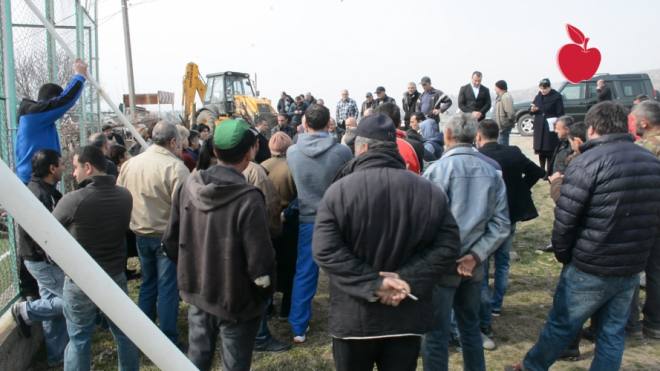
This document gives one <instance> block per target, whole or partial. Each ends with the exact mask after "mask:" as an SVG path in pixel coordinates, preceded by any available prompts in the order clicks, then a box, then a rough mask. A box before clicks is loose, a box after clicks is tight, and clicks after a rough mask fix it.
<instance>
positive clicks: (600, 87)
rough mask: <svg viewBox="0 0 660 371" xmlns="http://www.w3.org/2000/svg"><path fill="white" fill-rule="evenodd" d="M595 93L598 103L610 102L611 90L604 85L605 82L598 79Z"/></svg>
mask: <svg viewBox="0 0 660 371" xmlns="http://www.w3.org/2000/svg"><path fill="white" fill-rule="evenodd" d="M596 93H597V94H598V103H600V102H605V101H608V100H612V90H610V88H609V87H608V86H607V84H605V80H603V79H600V80H598V82H597V83H596Z"/></svg>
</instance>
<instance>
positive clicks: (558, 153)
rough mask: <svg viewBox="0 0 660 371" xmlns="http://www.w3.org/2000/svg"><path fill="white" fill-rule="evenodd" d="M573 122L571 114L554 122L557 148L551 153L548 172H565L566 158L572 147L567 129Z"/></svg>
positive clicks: (570, 153)
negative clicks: (557, 140)
mask: <svg viewBox="0 0 660 371" xmlns="http://www.w3.org/2000/svg"><path fill="white" fill-rule="evenodd" d="M574 123H575V120H573V117H572V116H562V117H560V118H558V119H557V123H556V124H555V132H556V133H557V138H558V139H559V142H558V143H557V148H555V152H554V153H553V154H552V160H551V161H550V169H552V171H550V174H548V176H550V175H553V174H557V173H559V174H562V175H563V174H564V172H566V166H567V165H566V158H568V156H570V155H572V154H573V148H571V142H569V141H568V129H569V128H570V127H571V126H572V125H573V124H574Z"/></svg>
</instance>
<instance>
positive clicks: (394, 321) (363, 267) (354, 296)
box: [312, 114, 460, 371]
mask: <svg viewBox="0 0 660 371" xmlns="http://www.w3.org/2000/svg"><path fill="white" fill-rule="evenodd" d="M355 154H356V157H355V158H354V159H353V160H351V161H349V162H348V163H347V164H346V165H344V167H343V168H342V169H341V170H340V171H339V174H338V175H337V177H336V178H335V182H334V184H333V185H332V186H330V188H329V189H328V190H327V192H326V193H325V196H324V197H323V199H322V200H321V203H320V205H319V209H318V214H317V216H316V225H315V228H314V245H313V247H312V250H313V253H314V260H315V261H316V263H317V264H318V265H319V267H320V268H321V269H323V271H324V272H325V273H326V274H327V275H328V277H329V279H330V314H329V330H330V334H331V335H332V337H333V343H332V348H333V358H334V362H335V367H336V369H337V370H339V371H345V370H351V371H354V370H355V371H361V370H365V371H367V370H369V371H371V370H373V368H374V363H375V364H376V365H377V366H378V369H379V370H381V371H383V370H410V371H412V370H415V369H416V368H417V357H418V355H419V351H420V338H421V336H422V335H423V334H425V333H427V332H428V331H430V330H431V329H432V327H433V301H432V289H433V286H434V285H435V283H436V282H437V281H438V280H439V279H440V278H441V277H442V276H443V275H444V274H445V273H447V272H449V271H453V270H455V269H456V264H455V261H456V260H457V259H458V253H459V250H460V239H459V231H458V226H457V225H456V221H455V220H454V217H453V216H452V214H451V212H450V209H449V205H448V203H447V197H446V196H445V194H444V192H442V190H440V189H439V188H438V187H436V186H435V185H434V184H433V183H431V182H429V181H426V180H425V179H422V178H421V177H420V176H418V175H415V174H414V173H412V172H410V171H407V170H406V166H405V162H404V160H403V158H402V157H401V155H400V154H399V151H398V147H397V143H396V129H395V126H394V122H393V121H392V120H391V119H390V118H389V117H388V116H386V115H383V114H375V115H372V116H369V117H366V118H364V119H362V121H361V122H360V125H359V126H358V128H357V137H356V140H355ZM394 189H396V190H400V191H399V192H397V193H396V195H395V194H394V193H393V192H392V190H394ZM375 226H377V227H375ZM404 290H405V291H404Z"/></svg>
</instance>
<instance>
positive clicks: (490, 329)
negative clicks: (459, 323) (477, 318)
mask: <svg viewBox="0 0 660 371" xmlns="http://www.w3.org/2000/svg"><path fill="white" fill-rule="evenodd" d="M481 333H482V334H484V335H486V336H488V337H489V338H492V337H493V327H492V326H488V327H482V328H481Z"/></svg>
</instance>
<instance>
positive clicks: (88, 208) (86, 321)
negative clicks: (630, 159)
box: [53, 146, 140, 371]
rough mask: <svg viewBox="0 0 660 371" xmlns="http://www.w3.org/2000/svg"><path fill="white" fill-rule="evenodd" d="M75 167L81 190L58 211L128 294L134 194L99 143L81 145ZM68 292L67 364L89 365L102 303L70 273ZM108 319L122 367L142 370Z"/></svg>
mask: <svg viewBox="0 0 660 371" xmlns="http://www.w3.org/2000/svg"><path fill="white" fill-rule="evenodd" d="M73 166H74V171H73V176H74V177H75V178H76V181H77V182H78V186H79V189H78V190H76V191H73V192H71V193H68V194H67V195H66V196H64V197H62V199H61V200H60V202H59V203H58V204H57V207H56V208H55V210H53V216H54V217H55V219H57V221H59V222H60V223H61V224H62V226H63V227H64V228H66V229H67V230H68V231H69V233H71V235H72V236H73V237H74V238H75V239H76V241H78V243H79V244H80V246H82V247H83V249H85V251H86V252H87V253H88V254H89V255H90V256H91V257H92V259H94V260H95V261H96V263H98V265H99V266H100V267H101V268H102V269H103V270H104V271H105V273H106V274H107V275H108V276H110V277H111V278H112V279H113V281H115V283H117V286H119V288H121V289H122V291H124V292H125V293H126V295H128V286H127V283H126V276H125V275H124V269H125V268H126V261H125V260H124V259H125V258H124V238H125V236H126V231H127V230H128V225H129V223H130V221H131V211H132V209H133V197H132V196H131V193H130V192H129V191H128V190H126V189H124V188H121V187H119V186H117V185H115V177H113V176H111V175H107V174H106V168H107V166H108V162H107V160H106V158H105V156H104V155H103V152H102V151H101V150H100V149H99V148H97V147H94V146H84V147H80V148H78V149H77V150H76V152H75V154H74V156H73ZM99 210H102V211H103V212H99ZM63 294H64V295H63V296H62V299H63V301H62V307H63V310H64V316H65V317H66V323H67V330H68V333H69V339H70V340H69V345H67V347H66V350H65V352H64V369H65V370H89V369H90V364H91V348H90V347H91V343H92V332H93V330H94V316H95V313H96V310H97V309H98V308H97V307H96V304H94V302H93V301H92V300H91V299H90V298H89V297H88V296H87V294H85V293H84V292H83V291H82V289H81V288H80V287H79V286H78V285H77V284H76V283H75V282H74V281H72V280H71V278H70V277H68V276H67V277H66V278H65V280H64V293H63ZM108 324H109V325H110V332H112V335H113V336H114V338H115V341H116V342H117V353H118V355H119V367H118V368H119V369H120V370H136V371H137V370H138V369H139V362H140V360H139V352H138V349H137V347H136V346H135V344H133V342H132V341H131V340H130V339H129V338H128V337H127V336H126V335H125V334H124V333H123V332H122V331H121V330H120V329H119V327H117V326H116V325H115V324H114V323H113V322H111V321H108Z"/></svg>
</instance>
